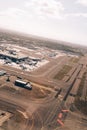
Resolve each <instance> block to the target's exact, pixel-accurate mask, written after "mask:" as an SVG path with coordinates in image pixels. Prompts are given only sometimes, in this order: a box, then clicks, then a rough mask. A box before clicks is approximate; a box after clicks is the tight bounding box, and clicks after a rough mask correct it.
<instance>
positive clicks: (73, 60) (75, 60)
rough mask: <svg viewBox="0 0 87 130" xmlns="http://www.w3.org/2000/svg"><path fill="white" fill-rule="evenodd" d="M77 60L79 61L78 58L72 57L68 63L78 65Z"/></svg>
mask: <svg viewBox="0 0 87 130" xmlns="http://www.w3.org/2000/svg"><path fill="white" fill-rule="evenodd" d="M79 60H80V59H79V58H76V57H73V58H71V59H70V62H72V63H78V62H79Z"/></svg>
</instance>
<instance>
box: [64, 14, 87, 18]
mask: <svg viewBox="0 0 87 130" xmlns="http://www.w3.org/2000/svg"><path fill="white" fill-rule="evenodd" d="M67 17H84V18H87V13H69V14H66V15H65V18H67Z"/></svg>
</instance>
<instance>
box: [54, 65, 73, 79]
mask: <svg viewBox="0 0 87 130" xmlns="http://www.w3.org/2000/svg"><path fill="white" fill-rule="evenodd" d="M71 69H72V67H71V66H69V65H64V66H63V68H62V69H61V70H60V71H59V72H58V73H57V74H56V75H55V77H54V79H58V80H62V79H63V78H64V76H65V75H66V74H67V73H68V72H69V71H70V70H71Z"/></svg>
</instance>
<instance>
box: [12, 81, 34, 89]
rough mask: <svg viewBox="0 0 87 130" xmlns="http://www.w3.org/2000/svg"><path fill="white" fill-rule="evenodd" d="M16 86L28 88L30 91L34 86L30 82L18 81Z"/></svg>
mask: <svg viewBox="0 0 87 130" xmlns="http://www.w3.org/2000/svg"><path fill="white" fill-rule="evenodd" d="M15 85H16V86H18V87H22V88H26V89H28V90H32V86H31V84H30V83H29V82H24V81H22V80H16V81H15Z"/></svg>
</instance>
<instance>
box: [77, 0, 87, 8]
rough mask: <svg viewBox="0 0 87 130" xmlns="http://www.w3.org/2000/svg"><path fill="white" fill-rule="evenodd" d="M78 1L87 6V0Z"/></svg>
mask: <svg viewBox="0 0 87 130" xmlns="http://www.w3.org/2000/svg"><path fill="white" fill-rule="evenodd" d="M76 3H77V4H80V5H82V6H85V7H86V6H87V0H77V1H76Z"/></svg>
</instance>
